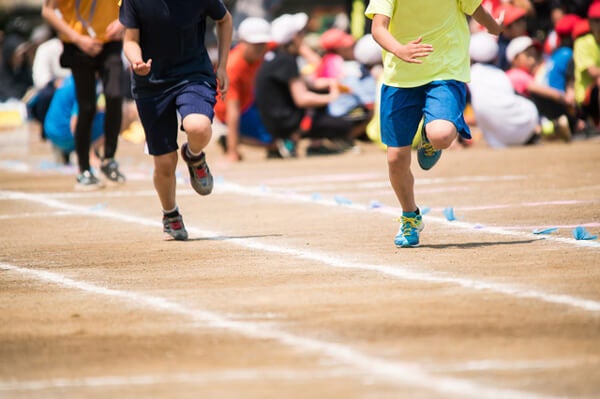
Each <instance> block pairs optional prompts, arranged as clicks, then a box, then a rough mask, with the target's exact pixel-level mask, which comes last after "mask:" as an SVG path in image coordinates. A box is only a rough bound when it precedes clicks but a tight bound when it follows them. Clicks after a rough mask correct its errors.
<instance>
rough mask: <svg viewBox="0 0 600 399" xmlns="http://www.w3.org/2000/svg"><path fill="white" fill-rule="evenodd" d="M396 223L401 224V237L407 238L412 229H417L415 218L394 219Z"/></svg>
mask: <svg viewBox="0 0 600 399" xmlns="http://www.w3.org/2000/svg"><path fill="white" fill-rule="evenodd" d="M395 220H396V221H397V222H400V223H402V235H405V236H409V235H410V234H411V233H412V231H413V229H417V228H418V226H419V223H418V222H417V218H416V217H415V218H411V217H408V216H400V217H399V218H396V219H395Z"/></svg>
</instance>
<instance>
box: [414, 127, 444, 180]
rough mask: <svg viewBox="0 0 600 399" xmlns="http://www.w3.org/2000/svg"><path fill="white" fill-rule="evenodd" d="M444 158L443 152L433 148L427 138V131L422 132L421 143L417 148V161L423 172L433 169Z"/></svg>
mask: <svg viewBox="0 0 600 399" xmlns="http://www.w3.org/2000/svg"><path fill="white" fill-rule="evenodd" d="M441 156H442V150H436V149H435V148H433V146H432V145H431V143H430V142H429V139H428V138H427V134H426V133H425V129H422V130H421V143H420V144H419V147H418V148H417V160H418V161H419V166H420V167H421V169H423V170H429V169H431V168H433V165H435V164H436V163H437V161H438V160H439V159H440V157H441Z"/></svg>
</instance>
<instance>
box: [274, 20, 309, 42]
mask: <svg viewBox="0 0 600 399" xmlns="http://www.w3.org/2000/svg"><path fill="white" fill-rule="evenodd" d="M307 23H308V15H306V14H305V13H303V12H299V13H297V14H283V15H281V16H280V17H278V18H276V19H275V20H274V21H273V22H271V36H272V37H273V40H274V41H276V42H277V43H279V44H285V43H289V42H291V41H292V39H293V38H294V36H296V34H298V32H300V31H301V30H302V29H304V27H305V26H306V24H307Z"/></svg>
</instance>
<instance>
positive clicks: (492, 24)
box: [473, 5, 504, 35]
mask: <svg viewBox="0 0 600 399" xmlns="http://www.w3.org/2000/svg"><path fill="white" fill-rule="evenodd" d="M473 18H474V19H475V21H477V22H478V23H479V24H480V25H482V26H484V27H485V28H486V29H487V31H488V32H490V33H491V34H492V35H499V34H500V33H502V30H503V29H504V28H503V27H502V20H503V19H504V15H501V16H500V18H498V20H495V19H494V17H492V16H491V15H490V13H489V12H487V10H486V9H485V8H483V6H481V5H480V6H479V7H477V9H476V10H475V12H474V13H473Z"/></svg>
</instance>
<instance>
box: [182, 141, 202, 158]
mask: <svg viewBox="0 0 600 399" xmlns="http://www.w3.org/2000/svg"><path fill="white" fill-rule="evenodd" d="M185 150H186V152H187V154H188V155H189V156H190V157H192V158H197V157H199V156H200V154H202V150H200V152H199V153H195V152H192V148H191V147H190V145H189V143H188V145H187V146H186V147H185Z"/></svg>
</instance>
